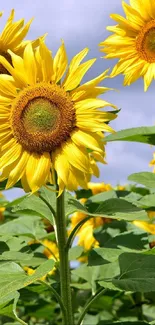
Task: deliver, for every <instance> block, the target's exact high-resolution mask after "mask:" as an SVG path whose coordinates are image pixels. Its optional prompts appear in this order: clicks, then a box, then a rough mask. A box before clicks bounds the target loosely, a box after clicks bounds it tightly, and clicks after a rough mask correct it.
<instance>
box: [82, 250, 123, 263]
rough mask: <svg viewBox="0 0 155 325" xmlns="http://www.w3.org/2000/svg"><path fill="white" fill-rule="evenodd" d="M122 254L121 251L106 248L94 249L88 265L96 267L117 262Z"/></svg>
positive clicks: (90, 254)
mask: <svg viewBox="0 0 155 325" xmlns="http://www.w3.org/2000/svg"><path fill="white" fill-rule="evenodd" d="M120 254H122V250H121V249H112V248H104V247H99V248H94V249H92V250H91V251H90V253H89V256H88V265H89V266H95V265H102V264H108V263H110V262H115V261H117V260H118V257H119V256H120Z"/></svg>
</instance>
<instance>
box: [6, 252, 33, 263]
mask: <svg viewBox="0 0 155 325" xmlns="http://www.w3.org/2000/svg"><path fill="white" fill-rule="evenodd" d="M32 257H33V254H32V253H29V254H27V253H21V252H14V251H9V252H4V253H3V254H2V255H0V261H7V260H9V261H15V262H21V263H22V262H23V261H24V262H26V261H29V260H31V259H32Z"/></svg>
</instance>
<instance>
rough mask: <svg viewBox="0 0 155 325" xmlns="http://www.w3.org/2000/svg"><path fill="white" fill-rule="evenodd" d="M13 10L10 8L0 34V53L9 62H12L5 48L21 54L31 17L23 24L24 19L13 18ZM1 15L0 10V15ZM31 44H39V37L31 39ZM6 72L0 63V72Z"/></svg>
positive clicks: (26, 42)
mask: <svg viewBox="0 0 155 325" xmlns="http://www.w3.org/2000/svg"><path fill="white" fill-rule="evenodd" d="M14 15H15V11H14V10H12V11H11V14H10V16H9V18H8V20H7V22H6V25H5V27H4V29H3V31H2V32H1V34H0V55H3V56H4V57H5V58H6V59H7V60H8V61H9V62H10V63H11V62H12V59H11V56H10V54H9V53H8V52H7V50H11V51H12V52H14V53H16V54H18V55H20V56H21V55H22V54H23V51H24V49H25V47H26V45H27V44H28V43H29V42H30V41H23V39H24V38H25V36H26V35H27V33H28V31H29V28H30V25H31V22H32V19H31V20H30V21H28V23H27V24H26V25H25V26H24V19H20V20H18V21H15V22H14V21H13V20H14ZM1 16H2V12H0V17H1ZM32 44H33V46H34V47H35V46H37V45H38V44H39V39H37V40H35V41H32ZM1 73H8V71H7V70H6V68H5V67H4V66H3V65H2V64H0V74H1Z"/></svg>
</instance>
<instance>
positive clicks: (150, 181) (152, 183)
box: [128, 172, 155, 189]
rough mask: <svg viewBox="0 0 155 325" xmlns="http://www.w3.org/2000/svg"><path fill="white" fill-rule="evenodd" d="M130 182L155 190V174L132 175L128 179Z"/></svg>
mask: <svg viewBox="0 0 155 325" xmlns="http://www.w3.org/2000/svg"><path fill="white" fill-rule="evenodd" d="M128 180H129V181H132V182H136V183H138V184H142V185H145V186H147V187H148V188H151V189H152V188H155V174H153V173H150V172H141V173H135V174H131V175H130V176H129V177H128Z"/></svg>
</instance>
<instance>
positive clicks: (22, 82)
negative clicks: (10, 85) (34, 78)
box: [0, 55, 27, 88]
mask: <svg viewBox="0 0 155 325" xmlns="http://www.w3.org/2000/svg"><path fill="white" fill-rule="evenodd" d="M0 63H1V64H2V65H3V66H4V67H5V68H6V69H7V70H8V71H9V72H10V74H11V75H12V76H13V78H14V80H15V81H16V85H17V87H19V88H20V87H21V88H23V87H26V86H27V82H26V79H25V75H23V74H22V73H20V72H18V71H17V70H15V69H14V68H13V67H12V66H11V64H10V63H9V62H8V61H7V60H6V59H5V58H4V57H3V56H2V55H0Z"/></svg>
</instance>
